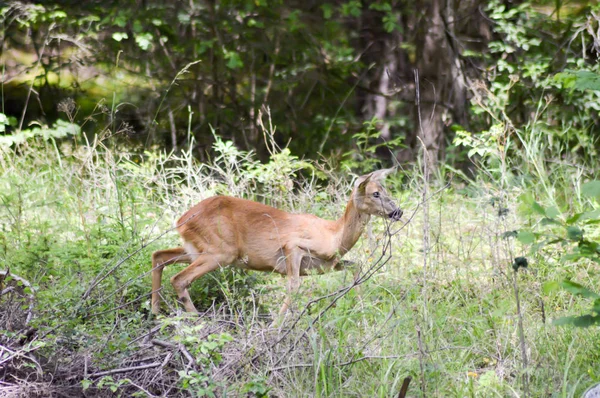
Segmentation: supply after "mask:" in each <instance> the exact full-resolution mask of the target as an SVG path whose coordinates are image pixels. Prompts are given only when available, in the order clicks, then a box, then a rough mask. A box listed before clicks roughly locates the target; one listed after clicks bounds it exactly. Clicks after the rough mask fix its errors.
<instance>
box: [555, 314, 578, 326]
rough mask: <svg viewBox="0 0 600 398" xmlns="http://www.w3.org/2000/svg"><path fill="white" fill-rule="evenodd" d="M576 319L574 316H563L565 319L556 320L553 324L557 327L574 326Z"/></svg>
mask: <svg viewBox="0 0 600 398" xmlns="http://www.w3.org/2000/svg"><path fill="white" fill-rule="evenodd" d="M574 319H575V317H574V316H563V317H560V318H556V319H554V320H553V321H552V324H553V325H556V326H563V325H572V324H573V320H574Z"/></svg>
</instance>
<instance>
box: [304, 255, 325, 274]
mask: <svg viewBox="0 0 600 398" xmlns="http://www.w3.org/2000/svg"><path fill="white" fill-rule="evenodd" d="M332 268H333V261H331V260H323V259H321V258H318V257H313V256H304V257H302V262H301V263H300V275H310V274H323V273H325V272H329V271H331V270H332Z"/></svg>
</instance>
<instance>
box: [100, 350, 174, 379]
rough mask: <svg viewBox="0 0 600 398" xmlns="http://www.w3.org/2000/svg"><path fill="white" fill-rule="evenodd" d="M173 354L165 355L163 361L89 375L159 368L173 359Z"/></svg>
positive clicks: (107, 374)
mask: <svg viewBox="0 0 600 398" xmlns="http://www.w3.org/2000/svg"><path fill="white" fill-rule="evenodd" d="M172 355H173V354H172V353H168V354H167V356H165V359H164V361H162V362H154V363H149V364H147V365H141V366H131V367H128V368H118V369H112V370H106V371H104V372H97V373H92V374H91V375H89V377H90V378H92V377H102V376H110V375H114V374H118V373H129V372H136V371H138V370H144V369H152V368H157V367H159V366H160V367H165V366H166V365H167V363H168V362H169V360H170V359H171V356H172Z"/></svg>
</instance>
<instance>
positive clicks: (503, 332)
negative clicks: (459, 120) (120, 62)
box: [0, 140, 600, 397]
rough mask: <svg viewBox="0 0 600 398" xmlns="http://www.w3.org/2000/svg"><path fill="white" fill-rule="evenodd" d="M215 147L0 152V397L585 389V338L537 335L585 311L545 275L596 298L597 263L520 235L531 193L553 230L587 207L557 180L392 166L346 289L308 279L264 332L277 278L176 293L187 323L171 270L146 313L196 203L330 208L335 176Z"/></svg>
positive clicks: (233, 273)
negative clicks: (178, 226) (179, 227)
mask: <svg viewBox="0 0 600 398" xmlns="http://www.w3.org/2000/svg"><path fill="white" fill-rule="evenodd" d="M226 144H227V143H221V145H222V146H221V147H217V153H218V154H219V155H220V156H218V157H217V158H216V159H215V162H214V163H213V164H211V165H198V164H196V163H195V162H194V161H193V159H192V156H191V154H189V153H188V154H186V153H183V154H181V155H177V156H175V155H172V154H171V155H164V154H158V153H146V154H145V155H144V156H143V157H142V156H139V155H135V154H129V153H124V152H118V151H116V150H115V149H114V148H107V147H105V146H104V144H102V143H101V142H97V141H96V142H92V143H88V144H87V145H81V146H78V147H72V146H71V144H68V145H66V144H65V145H62V146H61V145H60V144H58V143H56V142H55V141H53V140H49V141H41V140H40V141H37V140H34V141H31V142H29V143H26V144H22V145H21V146H20V147H19V150H18V151H14V150H12V149H6V148H0V198H1V199H2V204H1V206H0V220H2V221H1V223H0V225H1V230H0V261H1V264H2V265H1V270H4V273H3V274H0V292H1V293H2V294H1V296H0V395H3V396H29V397H31V396H44V397H46V396H73V397H75V396H82V395H83V396H89V397H92V396H115V395H116V396H169V397H170V396H190V395H192V396H278V397H286V396H319V397H325V396H326V397H348V396H356V397H364V396H379V397H389V396H398V393H399V391H400V389H401V386H402V384H403V383H404V382H405V380H407V378H408V377H410V378H411V379H412V382H411V383H410V385H409V388H408V394H407V396H412V397H416V396H428V397H432V396H433V397H463V396H473V397H475V396H481V397H489V396H498V397H506V396H513V397H522V396H523V397H525V396H529V397H541V396H552V397H579V396H580V395H581V394H582V393H583V391H585V390H586V389H587V388H588V387H589V386H591V385H592V384H593V383H597V382H600V369H599V368H598V363H600V338H599V337H600V336H599V329H598V327H597V326H592V327H588V328H578V327H574V326H572V325H562V326H560V325H555V324H553V322H552V321H553V320H555V319H559V318H561V317H563V316H566V315H578V314H580V313H584V312H586V311H588V309H589V307H590V301H589V300H588V299H586V298H582V297H576V296H573V295H571V294H570V293H569V292H567V291H565V290H560V289H554V288H552V286H554V285H553V282H554V281H561V280H564V279H572V280H574V281H578V282H580V283H582V284H583V285H586V286H590V287H592V288H594V287H598V282H597V274H598V271H599V268H598V264H597V263H595V262H593V261H589V260H585V259H584V260H579V261H574V260H573V261H569V260H568V257H566V255H567V254H569V253H570V252H571V247H570V246H568V245H566V244H563V245H546V246H541V245H537V243H536V242H537V241H535V240H534V239H533V238H532V239H529V236H528V235H527V236H526V235H521V236H519V235H518V234H519V231H522V230H524V229H532V228H533V227H534V226H537V225H539V217H536V216H535V212H532V211H531V210H530V207H531V200H530V198H531V197H532V196H533V197H535V198H536V200H538V201H539V202H540V203H542V204H543V205H544V206H548V207H547V209H546V211H547V212H548V213H551V212H553V211H554V210H549V209H552V208H553V207H552V206H558V208H560V209H561V210H557V211H558V212H559V214H554V213H553V216H554V217H556V218H557V219H564V218H566V217H567V214H566V213H572V212H574V211H584V210H589V208H590V206H591V205H590V203H591V202H590V201H588V200H586V199H585V198H583V197H582V196H581V195H578V194H577V192H578V188H577V187H578V186H579V182H580V181H578V180H576V179H572V180H569V179H568V178H566V177H565V178H558V177H557V176H549V177H548V178H549V179H553V183H552V184H549V185H544V184H537V185H538V187H537V189H538V191H535V189H536V184H533V183H526V182H523V181H521V182H520V183H519V182H514V181H513V182H512V183H510V184H500V183H494V182H493V181H492V182H491V181H490V180H489V179H487V180H486V179H485V178H473V179H472V180H471V181H467V180H464V179H460V180H459V179H458V178H454V179H452V178H451V177H450V175H449V174H441V173H440V174H436V175H433V176H432V178H431V180H430V181H429V180H428V179H425V178H423V176H422V175H420V174H419V173H418V172H415V171H414V170H412V171H409V170H400V171H399V172H398V173H397V175H396V176H391V177H390V178H389V181H388V190H389V191H390V192H391V194H392V195H393V196H394V197H395V199H396V200H397V202H398V203H399V204H400V205H401V207H402V208H403V210H404V212H405V213H404V217H403V220H402V221H400V222H397V223H393V224H390V223H388V222H386V221H385V220H381V219H375V218H374V219H372V221H371V223H370V227H369V228H368V231H367V233H365V234H364V236H363V237H362V238H361V240H360V241H359V243H358V244H357V245H356V246H355V247H354V248H353V249H352V250H351V252H349V253H348V254H347V255H346V257H345V258H346V259H348V260H352V261H355V262H357V263H358V264H359V265H360V266H361V267H362V268H361V269H362V271H361V273H360V275H359V279H358V283H356V282H355V281H354V280H353V278H352V274H351V273H344V272H339V273H331V274H327V275H322V276H308V277H305V278H303V283H302V286H301V289H300V293H299V294H298V295H297V297H295V300H294V306H293V308H292V310H291V311H290V312H289V314H288V315H287V316H286V318H285V319H284V320H280V321H279V322H276V324H275V326H272V324H271V323H272V321H273V320H274V319H276V314H277V310H278V308H279V306H280V303H281V302H282V300H283V298H284V297H285V279H284V278H281V277H279V276H275V275H271V274H259V273H253V272H243V271H239V270H234V269H221V270H219V271H216V272H213V273H212V274H209V275H208V276H206V277H204V278H202V279H201V280H199V281H197V282H196V283H195V284H194V285H193V287H192V289H191V295H192V298H193V299H194V301H195V304H196V306H197V307H198V308H199V310H200V312H201V315H200V316H199V317H198V316H189V315H187V314H185V313H182V312H181V310H180V309H179V308H178V306H177V304H176V301H175V294H174V292H173V290H172V288H171V287H170V285H169V283H168V278H169V277H170V276H171V275H173V274H174V273H175V272H177V271H178V270H180V269H181V267H180V266H178V265H174V266H171V267H168V268H167V269H166V271H165V275H164V276H163V282H164V283H163V286H164V289H163V291H162V295H163V297H164V301H165V302H166V303H165V304H164V307H163V310H164V311H163V312H164V314H163V315H161V316H159V317H158V318H153V317H152V316H150V311H149V310H150V300H149V292H150V289H151V287H150V285H151V284H150V275H149V274H150V270H151V259H150V256H151V253H152V252H153V251H154V250H158V249H161V248H167V247H173V246H177V245H178V240H177V239H178V238H177V234H176V233H175V232H174V231H173V230H172V223H173V221H174V220H176V219H177V217H178V216H179V215H180V214H182V213H183V212H184V211H185V210H187V209H188V208H189V207H190V206H191V205H192V204H193V203H195V202H197V201H199V200H201V199H203V198H206V197H209V196H211V195H213V194H230V195H234V196H240V197H246V198H250V199H254V200H259V201H263V202H267V203H269V204H271V205H274V206H277V207H280V208H283V209H286V210H288V211H292V212H303V213H304V212H306V213H311V214H317V215H319V216H321V217H324V218H329V219H333V218H337V217H339V216H341V214H342V212H343V208H344V206H345V203H346V200H347V198H348V195H349V193H350V188H351V181H350V178H348V180H346V179H345V178H340V177H339V175H337V174H335V173H332V172H328V171H326V172H324V173H325V174H322V175H321V177H322V179H320V180H316V179H310V178H305V179H302V178H300V177H299V175H298V176H297V177H291V176H293V175H294V172H295V171H297V170H299V169H304V173H305V174H306V173H308V172H310V170H311V168H310V167H308V166H307V165H306V164H305V163H302V162H300V161H298V160H297V159H295V158H293V157H291V156H289V154H288V155H286V156H287V157H286V156H283V157H279V158H274V159H273V160H272V161H271V163H269V164H266V165H260V164H259V163H258V162H256V161H255V160H254V159H253V158H252V156H251V155H250V154H246V153H241V152H239V151H237V150H235V149H233V148H231V147H228V146H227V145H226ZM282 162H283V163H282ZM286 167H287V169H286ZM565 167H566V166H565ZM317 169H319V168H313V169H312V170H313V171H314V170H317ZM281 170H289V173H284V174H285V175H281ZM320 170H321V171H320V172H321V173H323V171H322V169H320ZM567 175H571V174H570V170H566V171H564V170H563V174H561V176H563V177H564V176H567ZM292 178H294V180H292ZM315 181H317V182H315ZM442 181H443V182H442ZM501 185H502V186H501ZM541 185H544V188H542V187H541ZM259 193H260V194H259ZM550 198H554V199H552V201H551V200H550ZM535 203H537V202H535ZM561 212H564V213H565V214H561ZM585 231H586V234H587V233H589V236H590V237H591V238H593V239H597V238H598V236H597V235H598V231H597V229H595V230H594V229H593V228H590V229H589V231H588V230H585ZM532 235H534V237H538V235H537V232H536V234H532ZM586 236H587V235H586ZM536 245H537V246H536ZM519 257H523V258H526V259H527V267H521V268H518V271H515V270H514V268H513V265H514V264H515V259H516V258H519ZM518 261H519V260H517V262H518ZM596 290H597V289H596Z"/></svg>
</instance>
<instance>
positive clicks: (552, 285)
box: [542, 281, 560, 294]
mask: <svg viewBox="0 0 600 398" xmlns="http://www.w3.org/2000/svg"><path fill="white" fill-rule="evenodd" d="M559 288H560V283H558V282H557V281H546V282H544V284H543V285H542V291H543V292H544V293H545V294H549V293H552V292H555V291H557V290H558V289H559Z"/></svg>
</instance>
